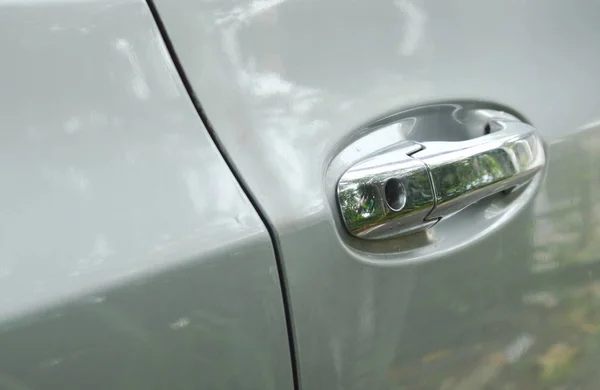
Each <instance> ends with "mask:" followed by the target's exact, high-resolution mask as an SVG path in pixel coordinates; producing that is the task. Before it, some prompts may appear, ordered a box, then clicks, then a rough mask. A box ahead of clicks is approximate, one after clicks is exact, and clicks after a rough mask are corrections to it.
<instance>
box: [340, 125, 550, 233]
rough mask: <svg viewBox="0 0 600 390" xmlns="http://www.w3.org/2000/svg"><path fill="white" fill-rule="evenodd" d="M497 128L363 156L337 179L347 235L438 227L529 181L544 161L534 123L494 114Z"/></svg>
mask: <svg viewBox="0 0 600 390" xmlns="http://www.w3.org/2000/svg"><path fill="white" fill-rule="evenodd" d="M490 125H491V127H492V128H493V129H495V130H497V131H494V132H493V133H491V134H488V135H484V136H482V137H478V138H474V139H470V140H467V141H460V142H423V143H418V142H414V141H403V142H400V143H398V144H396V145H393V146H391V147H389V148H386V149H384V150H381V151H379V152H377V153H376V154H374V155H371V156H369V157H367V158H366V159H364V160H361V161H359V162H358V163H357V164H355V165H354V166H352V167H351V168H350V169H348V170H347V171H346V172H345V173H344V174H343V175H342V177H341V178H340V180H339V182H338V185H337V196H338V203H339V207H340V210H341V214H342V218H343V220H344V223H345V225H346V228H347V230H348V231H349V233H350V234H352V235H353V236H355V237H359V238H363V239H369V240H379V239H385V238H391V237H396V236H399V235H403V234H408V233H411V232H414V231H418V230H423V229H426V228H429V227H431V226H433V225H434V224H435V223H437V222H438V221H439V220H440V219H442V218H447V217H450V216H451V215H453V214H455V213H457V212H459V211H460V210H462V209H464V208H465V207H467V206H469V205H471V204H473V203H475V202H477V201H479V200H481V199H484V198H486V197H488V196H491V195H493V194H496V193H498V192H501V191H505V190H510V189H512V188H515V187H519V186H522V185H524V184H526V183H528V182H529V181H531V180H532V179H533V177H534V175H535V174H536V173H537V172H539V171H540V170H541V169H542V167H543V166H544V164H545V162H546V158H545V153H544V147H543V144H542V141H541V138H540V136H539V133H538V132H537V130H536V129H535V128H534V127H532V126H530V125H528V124H526V123H523V122H520V121H517V120H514V121H513V120H493V121H492V122H491V123H490Z"/></svg>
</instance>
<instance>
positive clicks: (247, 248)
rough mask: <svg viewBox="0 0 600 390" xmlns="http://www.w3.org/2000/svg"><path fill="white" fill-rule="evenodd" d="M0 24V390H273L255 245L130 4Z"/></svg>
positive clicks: (8, 8)
mask: <svg viewBox="0 0 600 390" xmlns="http://www.w3.org/2000/svg"><path fill="white" fill-rule="evenodd" d="M0 26H1V27H0V29H1V30H2V31H3V32H4V36H5V37H6V39H5V40H3V41H2V43H0V47H1V48H2V50H1V51H2V53H3V57H2V58H3V59H2V62H1V64H0V69H2V72H0V85H1V88H0V134H1V136H2V142H1V143H0V149H1V152H0V160H2V170H1V172H0V186H1V191H0V203H1V204H2V211H1V215H2V218H0V366H1V368H0V388H3V389H34V388H45V389H83V388H85V389H128V390H131V389H192V388H205V389H225V388H227V389H229V388H239V389H243V388H248V389H250V388H252V389H258V388H260V389H291V388H292V387H293V384H292V376H291V361H290V355H289V349H288V341H287V340H288V338H287V330H286V325H285V315H284V306H283V302H282V294H281V289H280V285H279V279H278V276H277V265H276V262H275V256H274V252H273V247H272V243H271V240H270V238H269V235H268V233H267V230H266V228H265V226H264V224H263V223H262V221H261V219H260V218H259V216H258V215H257V213H256V212H255V210H254V208H253V206H252V204H251V203H250V201H249V200H248V198H247V197H246V196H245V194H244V192H243V191H242V189H241V188H240V187H239V185H238V183H237V181H236V179H235V178H234V176H233V175H232V173H231V171H230V169H229V167H228V166H227V164H226V163H225V161H224V160H223V158H222V156H221V155H220V153H219V151H218V150H217V148H216V147H215V145H214V144H213V142H212V140H211V138H210V137H209V134H208V132H207V131H206V129H205V128H204V126H203V124H202V122H201V120H200V117H199V116H198V115H197V112H196V110H195V108H194V106H193V104H192V102H191V99H190V97H189V96H188V94H187V92H186V91H185V88H184V86H183V83H182V82H181V80H180V79H179V77H178V75H177V72H176V70H175V67H174V64H173V62H172V60H171V58H170V56H169V55H168V52H167V50H166V47H165V45H164V43H163V41H162V38H161V36H160V33H159V31H158V28H157V26H156V24H155V21H154V19H153V17H152V14H151V12H150V10H149V8H148V6H147V4H146V3H144V2H143V1H137V0H132V1H129V0H125V1H117V2H114V1H104V0H100V1H86V2H69V1H66V2H65V1H46V2H30V1H24V2H8V3H7V2H0Z"/></svg>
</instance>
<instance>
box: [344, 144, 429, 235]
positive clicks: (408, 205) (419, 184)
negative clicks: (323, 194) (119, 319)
mask: <svg viewBox="0 0 600 390" xmlns="http://www.w3.org/2000/svg"><path fill="white" fill-rule="evenodd" d="M420 149H421V146H420V145H419V144H417V143H415V142H410V141H405V142H401V143H399V144H398V145H397V146H394V147H391V148H387V149H386V150H384V151H382V152H380V153H377V154H376V155H374V156H372V157H369V158H367V159H366V160H364V161H361V162H359V163H358V164H356V165H354V166H353V167H352V168H350V169H349V170H348V171H346V172H345V173H344V174H343V175H342V177H341V178H340V181H339V183H338V185H337V198H338V202H339V205H340V211H341V213H342V218H343V219H344V223H345V225H346V228H347V229H348V231H349V232H350V234H352V235H354V236H356V237H361V238H365V239H383V238H388V237H394V236H397V235H400V234H404V233H408V232H411V231H415V230H417V229H424V228H426V227H427V226H429V225H431V224H432V223H431V222H427V221H425V218H426V217H427V215H428V214H429V213H430V212H431V210H432V209H433V206H434V193H433V188H432V186H431V181H430V179H429V170H428V169H427V166H426V165H425V164H424V163H423V162H421V161H419V160H417V159H414V158H412V157H410V154H412V153H415V152H416V151H418V150H420Z"/></svg>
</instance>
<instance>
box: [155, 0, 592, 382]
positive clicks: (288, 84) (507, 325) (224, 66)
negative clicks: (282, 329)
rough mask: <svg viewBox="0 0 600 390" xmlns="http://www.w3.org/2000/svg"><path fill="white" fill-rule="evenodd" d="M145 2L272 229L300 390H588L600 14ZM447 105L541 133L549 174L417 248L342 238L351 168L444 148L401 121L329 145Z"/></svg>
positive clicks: (417, 242)
mask: <svg viewBox="0 0 600 390" xmlns="http://www.w3.org/2000/svg"><path fill="white" fill-rule="evenodd" d="M156 3H157V7H158V9H159V11H160V13H161V16H162V17H163V20H164V22H165V25H166V28H167V31H168V32H169V34H170V36H171V38H172V41H173V44H174V47H175V49H176V51H177V53H178V54H179V57H180V59H181V61H182V64H183V67H184V68H185V70H186V72H187V74H188V76H189V79H190V82H191V84H192V86H193V88H194V91H195V92H196V95H197V97H198V99H199V101H200V102H201V103H202V106H203V108H204V110H205V111H206V114H207V116H208V118H209V119H210V121H211V123H212V125H213V127H214V129H215V131H216V132H217V133H218V136H219V138H220V140H221V142H222V143H223V145H224V146H225V149H226V150H227V152H228V153H229V155H230V157H231V159H232V160H233V162H234V163H235V166H236V167H237V169H238V170H239V172H240V174H241V175H242V176H243V177H244V180H245V182H246V183H247V185H248V187H249V188H250V190H251V192H252V194H253V196H254V197H255V199H256V200H257V202H258V203H259V204H260V205H261V207H262V208H263V209H264V210H265V212H266V214H267V215H268V217H269V219H270V221H271V222H272V224H273V227H274V229H275V231H276V234H277V238H278V240H279V244H280V247H281V250H282V259H283V262H284V264H285V272H286V277H287V280H288V281H289V294H290V302H291V309H292V314H293V320H294V331H295V338H296V341H297V347H298V363H299V372H300V385H301V386H302V388H303V389H344V390H350V389H386V390H391V389H399V388H407V389H412V390H417V389H418V390H430V389H450V390H456V389H461V390H465V389H477V390H481V389H486V388H500V389H510V388H517V389H525V388H531V389H545V388H553V387H554V388H559V387H566V388H577V387H580V388H582V389H593V390H595V389H596V388H597V384H598V383H600V371H599V370H597V362H598V360H599V359H600V356H599V353H598V351H599V349H598V348H597V345H598V341H597V340H598V339H597V337H598V334H600V333H593V332H594V331H596V329H597V328H595V327H594V326H591V327H590V326H589V324H592V325H594V324H598V323H599V322H598V318H597V317H596V314H595V313H597V312H596V311H595V310H596V308H597V306H596V305H597V303H598V301H597V298H595V297H596V296H597V295H596V294H597V291H598V289H597V288H598V283H600V268H599V264H600V263H599V261H598V260H599V256H598V253H600V252H599V251H600V249H598V243H600V239H598V237H599V236H598V227H599V226H600V215H599V214H598V207H597V204H598V198H597V195H598V194H600V188H599V187H600V180H599V179H598V172H597V171H598V170H597V167H598V164H599V162H598V155H599V152H598V151H599V150H600V149H599V146H598V145H600V143H599V139H600V125H599V124H598V121H599V120H600V106H599V105H598V103H597V102H598V95H599V94H600V92H599V91H600V78H599V77H598V65H597V64H599V63H600V50H599V49H598V42H599V41H600V31H599V24H598V15H600V2H598V1H592V0H577V1H558V0H550V1H548V0H531V1H521V0H507V1H485V0H483V1H482V0H456V1H446V0H428V1H424V0H372V1H347V0H327V1H323V0H283V1H251V0H222V1H197V0H157V1H156ZM507 20H510V21H511V22H510V26H509V25H507V23H506V21H507ZM458 100H464V103H465V104H467V103H469V102H492V103H496V104H498V105H502V106H503V107H505V108H508V109H509V110H507V111H509V112H511V113H513V114H518V116H519V117H521V118H523V117H524V118H525V119H526V121H527V122H528V123H531V124H532V125H533V126H535V127H536V128H537V129H539V130H540V132H541V134H542V136H543V138H544V141H545V143H546V144H547V145H548V150H547V153H546V156H547V160H548V162H547V172H546V174H545V176H543V177H540V178H535V179H534V180H533V182H532V183H531V185H529V186H527V188H525V189H524V191H523V192H522V193H517V192H515V193H511V194H509V195H508V196H506V197H499V198H498V199H494V200H492V201H491V202H489V203H488V202H483V203H482V204H475V205H473V206H472V207H469V208H467V209H465V210H463V211H462V212H460V213H457V214H456V215H454V216H453V217H452V218H449V219H448V220H446V221H441V222H439V223H438V224H436V225H435V226H434V227H433V228H432V229H429V230H428V231H427V232H426V233H423V234H420V235H413V236H410V237H409V236H406V237H402V238H399V239H395V240H385V242H383V241H381V242H374V241H369V240H360V239H353V238H352V237H351V236H349V235H348V234H346V232H345V227H344V226H343V223H342V222H341V221H342V220H341V218H340V215H339V211H338V210H339V207H338V204H337V201H336V199H335V193H336V192H335V189H336V185H337V182H338V180H339V178H340V177H341V175H342V174H343V173H344V172H345V171H346V170H347V169H348V168H350V167H351V166H352V165H353V164H354V163H355V162H357V161H359V160H360V159H361V158H364V157H366V156H367V155H368V154H369V153H371V152H374V151H377V150H380V149H381V148H382V147H385V146H386V145H390V144H392V143H393V142H394V141H401V140H403V139H407V137H406V134H409V135H411V136H414V137H413V138H414V139H417V138H422V141H424V140H427V139H426V138H429V139H428V140H441V139H444V140H451V139H450V136H449V135H448V138H447V139H446V138H440V137H439V135H436V136H435V137H433V136H432V137H426V136H425V135H428V134H427V131H426V129H427V128H433V127H432V126H430V124H431V122H430V123H419V121H418V120H416V119H414V120H412V121H410V120H406V121H404V122H402V124H400V125H398V126H396V127H395V128H393V129H388V130H385V131H383V129H382V132H378V131H371V132H370V133H369V134H368V137H367V139H365V140H364V142H362V143H360V145H359V146H356V147H353V148H352V149H351V150H349V151H348V153H346V154H344V155H343V156H340V151H341V150H342V149H344V148H345V147H346V146H348V145H350V144H351V143H352V142H353V141H356V140H359V139H363V137H364V136H365V134H364V133H360V131H362V129H364V125H365V124H367V123H372V122H373V121H374V120H376V119H378V118H385V117H386V116H388V115H389V114H390V113H396V112H400V111H402V110H406V109H408V108H411V107H419V106H423V105H427V104H430V103H440V102H448V101H452V102H456V101H458ZM494 105H495V104H491V106H492V107H491V108H494V107H493V106H494ZM458 108H460V107H457V109H458ZM443 109H444V110H446V109H447V110H452V109H453V108H452V107H450V106H448V107H447V108H443ZM457 119H461V118H457ZM428 120H430V121H435V117H432V118H430V119H428ZM425 122H427V120H425ZM421 136H422V137H421ZM462 139H465V138H462ZM456 140H460V138H459V139H456ZM590 210H592V211H590ZM424 243H432V245H424ZM586 324H587V325H588V326H586ZM532 343H533V344H532ZM515 351H516V352H515ZM507 352H509V353H507ZM557 357H559V358H557Z"/></svg>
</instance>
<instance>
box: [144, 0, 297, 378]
mask: <svg viewBox="0 0 600 390" xmlns="http://www.w3.org/2000/svg"><path fill="white" fill-rule="evenodd" d="M146 2H147V4H148V8H150V13H151V14H152V17H153V18H154V21H155V23H156V25H157V27H158V30H159V32H160V35H161V36H162V39H163V41H164V44H165V46H166V47H167V51H168V52H169V55H170V56H171V59H172V61H173V64H174V65H175V69H176V70H177V73H178V74H179V77H180V78H181V81H182V82H183V85H184V87H185V90H186V92H187V93H188V95H189V97H190V99H191V100H192V103H193V105H194V108H195V109H196V112H197V113H198V115H199V116H200V119H201V120H202V122H203V123H204V126H205V127H206V129H207V130H208V134H209V135H210V137H211V138H212V141H213V142H214V144H215V145H216V147H217V149H218V151H219V153H220V154H221V156H222V157H223V159H224V160H225V163H226V164H227V166H228V167H229V169H230V171H231V172H232V173H233V176H234V177H235V179H236V180H237V182H238V184H239V185H240V187H241V188H242V191H243V192H244V194H245V195H246V197H247V198H248V199H249V200H250V203H251V204H252V206H253V207H254V209H255V211H256V213H257V214H258V216H259V217H260V219H261V221H262V223H263V224H264V225H265V227H266V229H267V232H268V234H269V237H270V238H271V242H272V244H273V252H274V255H275V261H276V263H277V274H278V276H279V284H280V286H281V295H282V300H283V308H284V314H285V322H286V327H287V336H288V343H289V349H290V359H291V363H292V379H293V382H294V389H295V390H300V378H299V372H298V371H299V370H298V356H297V351H296V342H295V332H294V326H293V317H292V309H291V306H290V298H289V292H288V281H287V278H286V276H285V275H286V274H285V269H284V266H283V261H282V258H281V245H280V243H279V239H278V238H277V234H275V230H274V229H273V225H272V224H271V221H270V220H269V218H268V217H267V215H266V213H265V212H264V210H263V209H262V208H261V207H260V205H259V204H258V202H257V201H256V200H255V199H254V197H253V196H252V194H251V192H250V190H249V188H248V185H247V183H246V182H245V180H244V179H243V178H242V176H241V174H240V173H239V171H238V170H237V169H236V167H235V164H234V163H233V161H232V160H231V158H230V156H229V155H228V154H227V152H226V150H225V148H224V146H223V144H222V143H221V141H220V139H219V137H218V136H217V134H216V133H215V131H214V128H213V127H212V125H211V123H210V121H209V120H208V117H207V116H206V113H205V112H204V110H203V109H202V106H201V105H200V101H199V100H198V97H197V96H196V94H195V93H194V90H193V88H192V85H191V83H190V81H189V79H188V77H187V75H186V73H185V71H184V70H183V66H182V65H181V61H180V60H179V57H178V56H177V53H176V52H175V48H174V46H173V43H172V42H171V39H170V38H169V35H168V34H167V29H166V27H165V25H164V23H163V21H162V19H161V18H160V15H159V13H158V10H157V8H156V6H155V4H154V1H153V0H146Z"/></svg>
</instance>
